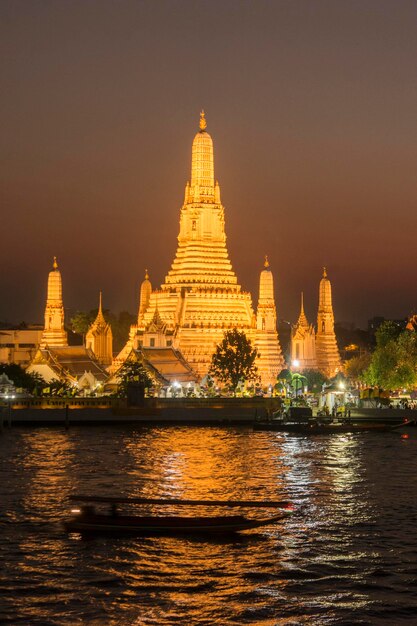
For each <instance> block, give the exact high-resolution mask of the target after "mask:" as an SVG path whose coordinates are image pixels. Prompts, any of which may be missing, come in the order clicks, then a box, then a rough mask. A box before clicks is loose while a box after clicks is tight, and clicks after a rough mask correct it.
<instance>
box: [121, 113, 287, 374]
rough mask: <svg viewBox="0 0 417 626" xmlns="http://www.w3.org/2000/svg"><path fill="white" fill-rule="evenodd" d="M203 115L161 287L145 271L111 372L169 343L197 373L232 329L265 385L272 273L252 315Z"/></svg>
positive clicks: (273, 360)
mask: <svg viewBox="0 0 417 626" xmlns="http://www.w3.org/2000/svg"><path fill="white" fill-rule="evenodd" d="M206 128H207V122H206V118H205V115H204V112H202V113H201V115H200V128H199V132H197V134H196V136H195V137H194V141H193V144H192V158H191V179H190V182H187V184H186V186H185V194H184V203H183V205H182V208H181V211H180V230H179V235H178V247H177V252H176V255H175V258H174V261H173V263H172V266H171V269H170V270H169V272H168V274H167V275H166V277H165V281H164V283H163V284H162V285H161V288H160V289H155V290H153V289H152V286H151V283H150V281H149V275H148V272H147V271H146V274H145V280H144V281H143V283H142V286H141V289H140V305H139V312H138V321H137V325H135V326H132V328H131V331H130V336H129V341H128V343H127V344H126V346H125V348H124V349H123V350H122V352H121V353H120V354H119V355H118V357H117V358H116V360H115V361H114V363H113V366H112V369H113V371H115V370H116V369H117V367H118V366H120V365H121V363H123V361H124V360H125V358H126V357H127V355H128V354H129V353H130V351H131V349H132V348H133V349H137V348H140V347H142V346H143V347H155V348H156V347H159V348H164V347H169V346H173V347H174V348H175V349H177V350H179V351H180V352H181V354H182V355H183V357H184V358H185V359H186V361H187V362H188V363H189V364H190V366H191V367H192V369H193V371H195V372H196V373H197V375H198V377H200V378H201V377H203V376H204V375H205V374H206V373H207V371H208V368H209V366H210V362H211V357H212V354H213V352H214V350H215V347H216V345H217V344H218V343H219V342H220V341H221V340H222V338H223V335H224V332H225V331H226V330H228V329H231V328H238V329H239V330H242V331H244V332H245V333H246V335H247V337H248V338H249V339H250V340H251V341H252V343H253V344H254V345H256V346H257V347H258V349H259V352H260V354H261V356H260V359H259V370H260V373H261V377H262V382H263V384H268V383H269V382H275V381H276V376H277V374H278V373H279V372H280V370H281V369H282V367H283V363H284V360H283V357H282V353H281V348H280V345H279V340H278V334H277V330H276V311H275V302H274V294H273V280H272V273H271V271H270V269H269V267H266V268H265V269H264V271H263V272H262V274H261V284H260V297H259V307H258V315H255V312H254V310H253V307H252V298H251V295H250V294H249V293H247V292H245V291H243V290H242V288H241V286H240V285H239V284H238V280H237V277H236V274H235V272H234V271H233V268H232V264H231V262H230V259H229V255H228V251H227V247H226V233H225V216H224V212H225V211H224V207H223V205H222V204H221V199H220V186H219V183H218V182H217V181H216V179H215V176H214V152H213V141H212V138H211V136H210V135H209V134H208V132H207V130H206Z"/></svg>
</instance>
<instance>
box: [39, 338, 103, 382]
mask: <svg viewBox="0 0 417 626" xmlns="http://www.w3.org/2000/svg"><path fill="white" fill-rule="evenodd" d="M36 365H48V366H49V367H50V368H51V369H52V370H53V371H54V373H55V374H56V377H57V378H59V379H63V378H64V379H66V380H68V379H73V380H78V379H79V378H80V377H81V376H83V375H84V374H85V372H91V373H92V374H93V375H94V377H95V378H96V380H98V381H100V382H102V381H105V380H106V379H107V378H108V374H107V373H106V372H105V371H104V369H103V368H102V367H101V366H100V364H99V363H98V361H97V360H96V358H95V356H94V354H93V352H92V351H91V350H88V349H87V348H85V347H84V346H66V347H62V348H61V347H59V348H52V347H51V348H49V347H48V346H46V347H45V348H42V349H39V350H38V352H37V353H36V355H35V358H34V360H33V362H32V364H31V366H30V367H32V366H36Z"/></svg>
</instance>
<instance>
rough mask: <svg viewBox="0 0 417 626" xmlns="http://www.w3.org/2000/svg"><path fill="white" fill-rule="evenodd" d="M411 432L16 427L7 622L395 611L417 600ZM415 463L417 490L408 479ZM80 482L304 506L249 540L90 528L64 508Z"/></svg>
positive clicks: (10, 475) (285, 617)
mask: <svg viewBox="0 0 417 626" xmlns="http://www.w3.org/2000/svg"><path fill="white" fill-rule="evenodd" d="M406 443H407V445H403V444H404V442H403V441H401V440H400V439H398V440H397V439H394V438H386V437H384V436H383V435H380V436H378V435H372V437H364V436H330V437H325V436H324V437H310V438H308V437H299V436H287V435H283V434H280V433H268V432H262V431H259V432H251V431H249V430H247V429H237V428H236V429H234V428H228V429H221V428H185V427H184V428H160V429H151V428H125V427H123V428H122V427H121V428H114V427H113V428H92V429H88V428H85V429H81V428H79V429H77V428H71V429H70V430H69V431H68V432H66V431H64V430H59V429H56V430H54V429H51V430H48V429H42V430H38V431H36V430H33V431H29V430H21V431H19V430H16V431H11V432H7V433H5V435H4V436H3V437H2V438H1V439H0V498H1V502H2V503H3V509H4V511H3V516H2V518H1V520H0V521H1V522H2V530H3V532H2V534H1V535H0V550H1V553H2V554H1V556H2V563H3V582H0V595H1V597H2V601H1V602H0V623H16V624H17V623H27V624H31V626H32V624H33V625H35V624H42V625H45V624H57V625H58V624H72V623H86V624H116V623H117V624H120V623H123V624H127V625H131V624H158V625H162V626H164V625H168V624H173V623H179V624H184V623H190V624H222V625H225V626H226V625H228V624H244V623H253V624H260V625H268V624H274V625H276V624H293V623H297V624H298V623H300V624H302V623H314V624H315V625H316V624H318V625H320V624H332V623H339V622H338V620H339V621H340V623H356V622H355V619H356V618H357V619H358V620H359V619H362V618H363V619H364V620H365V622H366V623H380V622H378V619H379V618H380V617H381V614H382V613H381V612H382V611H383V609H384V607H385V609H386V608H387V607H388V608H389V606H391V607H396V609H397V610H398V607H399V606H400V607H402V608H401V610H402V611H403V614H404V615H407V611H408V610H410V611H411V608H413V610H414V608H415V607H416V594H415V591H414V587H412V586H410V584H409V583H407V581H409V580H411V579H412V578H413V576H414V577H415V572H416V571H417V556H416V555H417V541H416V539H415V532H414V531H413V529H414V524H415V518H416V502H415V495H414V494H415V493H416V492H417V478H416V477H415V472H414V466H415V455H416V452H417V449H416V443H417V441H416V442H414V443H413V441H412V440H411V439H410V440H408V441H407V442H406ZM389 459H395V463H393V462H391V463H390V462H389V461H387V460H389ZM404 472H407V477H408V491H404V490H402V491H399V486H400V485H401V481H402V480H403V476H404ZM73 492H84V493H92V494H95V493H97V494H111V495H115V494H116V495H117V494H121V495H127V496H129V495H131V496H135V495H136V496H138V495H144V496H149V497H160V496H167V497H173V498H180V497H183V498H189V499H200V498H213V499H229V498H230V499H238V498H245V499H246V498H250V499H277V498H281V497H282V498H285V499H287V498H289V499H291V500H293V501H295V502H296V503H297V505H298V510H297V512H296V513H295V515H294V516H292V517H291V518H289V519H285V520H283V521H282V523H280V524H278V525H275V526H271V527H266V528H263V529H262V532H259V531H256V532H254V533H248V534H247V535H245V536H242V537H240V538H236V539H234V540H233V541H230V540H225V539H221V538H217V539H214V540H210V541H209V540H204V539H201V538H199V539H194V540H190V539H187V538H170V537H160V538H152V537H148V538H123V539H114V538H106V537H98V538H95V539H93V540H88V541H86V540H80V538H77V537H76V536H69V537H68V536H66V535H65V534H64V533H63V531H62V529H61V526H60V525H59V523H58V522H59V521H60V520H62V518H63V516H64V515H65V512H66V508H67V507H66V496H67V495H68V494H69V493H73ZM211 512H213V511H211ZM393 516H395V517H393ZM413 520H414V521H413ZM394 522H395V523H394ZM395 529H397V530H395ZM401 529H405V530H406V538H404V536H402V534H401V532H400V530H401ZM413 568H414V569H413ZM413 571H414V574H413ZM381 598H383V600H381ZM413 614H414V613H410V615H413ZM364 616H365V617H364Z"/></svg>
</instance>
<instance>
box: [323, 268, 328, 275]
mask: <svg viewBox="0 0 417 626" xmlns="http://www.w3.org/2000/svg"><path fill="white" fill-rule="evenodd" d="M323 278H327V271H326V268H325V267H323Z"/></svg>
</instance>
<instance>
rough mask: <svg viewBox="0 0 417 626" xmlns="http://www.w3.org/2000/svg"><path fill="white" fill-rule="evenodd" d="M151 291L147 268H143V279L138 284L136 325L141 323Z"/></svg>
mask: <svg viewBox="0 0 417 626" xmlns="http://www.w3.org/2000/svg"><path fill="white" fill-rule="evenodd" d="M151 293H152V285H151V281H150V280H149V273H148V270H147V269H146V270H145V280H143V281H142V284H141V286H140V296H139V312H138V326H140V324H141V323H142V320H143V316H144V315H145V313H146V310H147V308H148V306H149V300H150V297H151Z"/></svg>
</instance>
